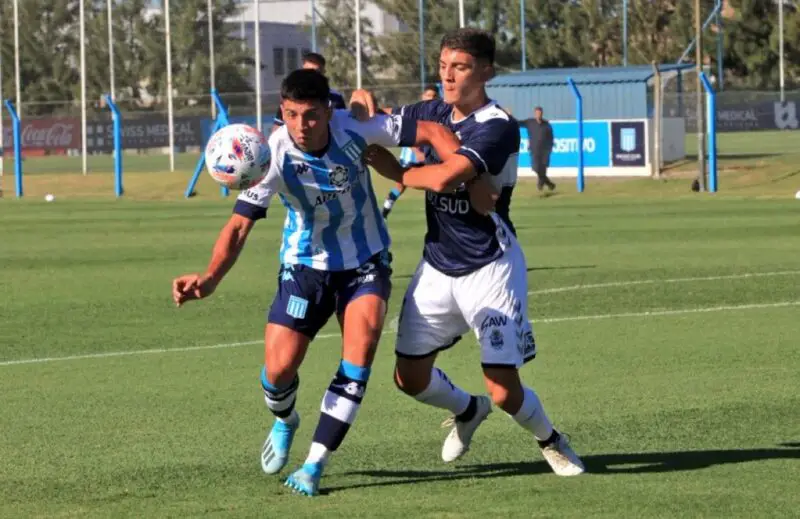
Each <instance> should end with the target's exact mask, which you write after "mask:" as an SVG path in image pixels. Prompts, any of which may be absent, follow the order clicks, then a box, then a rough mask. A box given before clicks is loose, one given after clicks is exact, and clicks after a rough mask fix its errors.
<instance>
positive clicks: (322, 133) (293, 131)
mask: <svg viewBox="0 0 800 519" xmlns="http://www.w3.org/2000/svg"><path fill="white" fill-rule="evenodd" d="M281 111H282V112H283V122H284V123H285V124H286V127H287V128H288V130H289V135H290V136H291V137H292V140H293V141H294V143H295V144H297V147H298V148H300V149H301V150H303V151H307V152H308V151H311V152H313V151H319V150H321V149H323V148H324V147H325V146H327V144H328V123H329V122H330V120H331V109H330V107H329V106H328V105H327V104H323V103H322V102H321V101H292V100H291V99H284V100H283V101H282V102H281Z"/></svg>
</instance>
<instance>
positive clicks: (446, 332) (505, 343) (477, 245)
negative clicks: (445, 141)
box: [351, 29, 584, 476]
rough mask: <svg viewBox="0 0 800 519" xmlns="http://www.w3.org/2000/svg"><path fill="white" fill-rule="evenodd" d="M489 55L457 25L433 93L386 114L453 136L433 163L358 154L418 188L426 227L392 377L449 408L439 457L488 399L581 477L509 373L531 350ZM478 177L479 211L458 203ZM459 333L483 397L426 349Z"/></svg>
mask: <svg viewBox="0 0 800 519" xmlns="http://www.w3.org/2000/svg"><path fill="white" fill-rule="evenodd" d="M494 52H495V45H494V39H493V38H492V36H490V35H489V34H487V33H485V32H483V31H478V30H475V29H459V30H457V31H454V32H452V33H449V34H447V35H445V37H444V38H443V39H442V42H441V46H440V58H439V75H440V77H441V81H442V85H443V90H444V99H443V100H441V101H440V100H435V101H427V102H421V103H417V104H414V105H409V106H404V107H402V108H399V109H395V110H394V112H395V113H399V114H402V115H403V116H404V117H407V118H411V119H416V120H421V121H434V122H438V123H439V124H442V125H444V126H446V127H447V128H449V129H450V130H451V131H452V132H453V133H455V135H456V136H457V137H458V138H459V140H460V142H461V147H460V148H459V149H458V151H457V152H456V153H455V154H453V155H452V156H451V157H448V158H446V159H445V160H444V161H442V160H439V157H437V156H436V154H435V152H434V151H433V150H431V149H430V148H426V150H425V154H426V164H425V165H424V166H421V167H410V168H404V167H402V166H400V164H399V163H397V162H396V160H394V158H393V156H392V155H391V154H388V153H384V152H382V151H381V150H375V149H373V150H371V153H370V154H368V155H367V160H368V162H369V163H370V164H372V165H374V166H376V169H378V171H379V172H380V173H381V174H383V175H385V176H389V177H390V178H392V179H393V180H396V181H401V182H402V183H403V184H404V185H405V186H407V187H412V188H417V189H425V190H426V203H425V212H426V217H427V224H428V230H427V233H426V235H425V246H424V250H423V258H422V261H421V262H420V264H419V266H418V267H417V271H416V273H415V274H414V277H413V278H412V280H411V283H410V285H409V287H408V290H407V291H406V295H405V298H404V300H403V307H402V310H401V314H400V321H399V323H398V331H397V344H396V355H397V363H396V367H395V380H396V383H397V385H398V387H399V388H400V389H401V390H402V391H403V392H405V393H406V394H408V395H411V396H413V397H414V398H415V399H417V400H418V401H420V402H423V403H426V404H429V405H432V406H435V407H440V408H444V409H448V410H450V411H451V412H452V413H453V415H454V417H453V419H452V429H451V431H450V434H449V435H448V437H447V439H446V440H445V442H444V445H443V447H442V459H443V460H444V461H445V462H450V461H454V460H456V459H458V458H460V457H461V456H463V455H464V454H465V453H466V452H467V450H468V449H469V445H470V442H471V440H472V436H473V434H474V433H475V430H476V429H477V427H478V426H479V425H480V423H481V422H483V420H485V419H486V417H487V416H488V415H489V413H490V412H491V407H492V401H493V402H494V404H496V405H497V406H499V407H500V408H501V409H503V410H504V411H505V412H506V413H508V414H509V415H511V416H512V417H513V419H514V420H515V421H516V422H517V423H518V424H519V425H520V426H522V427H523V428H524V429H526V430H528V431H530V432H531V433H532V434H533V436H534V438H535V440H536V441H537V443H538V446H539V448H541V450H542V453H543V455H544V457H545V459H546V460H547V462H548V463H549V464H550V466H551V468H552V469H553V471H554V472H555V473H556V474H558V475H560V476H573V475H577V474H580V473H582V472H583V470H584V468H583V464H582V463H581V460H580V459H579V458H578V456H577V455H576V454H575V453H574V452H573V450H572V449H571V447H570V446H569V443H568V441H567V439H566V437H564V436H562V435H561V434H559V433H558V431H556V430H555V429H554V428H553V426H552V424H551V422H550V420H549V418H548V417H547V415H546V414H545V412H544V409H543V407H542V404H541V402H540V401H539V398H538V396H537V395H536V393H535V392H534V391H533V389H531V388H529V387H526V386H525V385H523V383H522V381H521V380H520V377H519V372H518V369H519V367H520V366H521V365H522V364H523V363H524V362H526V361H528V360H530V359H532V358H533V357H534V355H535V353H536V345H535V342H534V337H533V330H532V328H531V326H530V322H529V320H528V312H527V306H528V305H527V292H528V283H527V265H526V262H525V256H524V254H523V252H522V248H521V247H520V245H519V243H518V242H517V240H516V236H515V232H514V227H513V225H512V223H511V219H510V211H509V206H510V202H511V195H512V192H513V189H514V184H515V183H516V177H517V154H518V151H519V139H520V138H519V125H518V123H517V121H515V120H514V119H513V118H512V117H511V116H510V115H508V113H507V112H506V111H504V110H503V109H502V108H500V107H499V106H498V105H497V103H495V102H493V101H492V100H490V99H489V98H488V97H487V95H486V90H485V84H486V82H487V81H489V79H491V77H492V76H493V74H494V67H493V63H494ZM352 103H357V104H362V105H365V106H366V108H367V110H366V111H367V113H369V114H372V113H374V112H375V107H374V98H373V97H372V96H371V94H369V92H366V91H357V92H356V93H354V95H353V98H352V99H351V104H352ZM392 162H394V163H393V164H392ZM387 173H388V174H387ZM479 183H484V184H488V185H490V186H491V189H493V190H494V195H495V196H496V205H495V208H494V210H493V211H489V212H488V214H484V213H483V212H482V211H479V210H476V208H475V207H474V206H473V204H472V203H470V200H471V195H472V194H474V193H473V190H474V188H475V187H476V186H475V185H476V184H479ZM470 329H472V330H473V331H474V333H475V335H476V336H477V339H478V342H479V343H480V347H481V364H482V368H483V374H484V380H485V383H486V387H487V389H488V391H489V394H490V395H491V400H490V399H489V398H488V397H486V396H477V395H470V394H469V393H467V392H465V391H464V390H463V389H461V388H460V387H458V386H457V385H455V384H454V383H453V382H451V381H450V379H449V378H448V377H447V376H446V375H445V374H444V372H443V371H441V370H440V369H438V368H435V367H434V363H435V360H436V356H437V354H438V353H439V352H440V351H443V350H445V349H447V348H449V347H451V346H453V345H454V344H455V343H456V342H458V340H459V339H460V338H461V336H462V335H463V334H464V333H466V332H468V331H469V330H470Z"/></svg>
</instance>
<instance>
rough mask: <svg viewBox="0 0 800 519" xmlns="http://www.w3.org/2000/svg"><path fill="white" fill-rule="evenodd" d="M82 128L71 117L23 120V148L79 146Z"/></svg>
mask: <svg viewBox="0 0 800 519" xmlns="http://www.w3.org/2000/svg"><path fill="white" fill-rule="evenodd" d="M79 146H80V129H79V127H78V124H77V121H74V120H71V119H39V120H36V119H34V120H30V121H25V120H23V121H22V147H23V148H42V149H46V148H77V147H79Z"/></svg>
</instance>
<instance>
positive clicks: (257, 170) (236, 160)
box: [205, 124, 272, 191]
mask: <svg viewBox="0 0 800 519" xmlns="http://www.w3.org/2000/svg"><path fill="white" fill-rule="evenodd" d="M205 159H206V168H207V169H208V173H209V175H211V178H213V179H214V180H215V181H217V182H218V183H219V184H222V185H223V186H225V187H227V188H229V189H233V190H236V191H242V190H245V189H249V188H251V187H253V186H255V185H256V184H258V183H259V182H261V180H262V179H263V178H264V176H265V175H266V174H267V171H268V170H269V164H270V161H271V160H272V156H271V154H270V151H269V144H267V138H266V137H264V134H263V133H261V132H260V131H258V130H257V129H255V128H253V127H251V126H248V125H246V124H231V125H228V126H223V127H222V128H220V129H219V130H218V131H217V132H216V133H215V134H214V135H212V136H211V139H209V141H208V144H207V145H206V151H205Z"/></svg>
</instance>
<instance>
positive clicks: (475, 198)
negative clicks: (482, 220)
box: [467, 175, 500, 215]
mask: <svg viewBox="0 0 800 519" xmlns="http://www.w3.org/2000/svg"><path fill="white" fill-rule="evenodd" d="M467 192H468V193H469V203H470V205H472V208H473V209H475V211H477V212H478V213H480V214H482V215H487V214H489V213H490V212H492V211H494V203H495V202H496V201H497V199H498V198H500V195H499V193H498V192H497V191H495V189H494V186H492V184H491V183H490V182H489V180H488V179H486V178H484V176H483V175H481V176H479V177H478V178H476V179H475V180H473V181H472V182H470V183H469V185H468V187H467Z"/></svg>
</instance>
